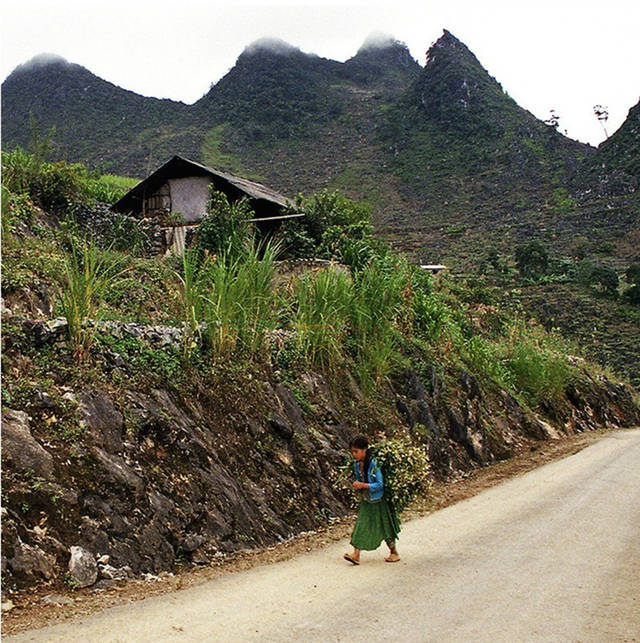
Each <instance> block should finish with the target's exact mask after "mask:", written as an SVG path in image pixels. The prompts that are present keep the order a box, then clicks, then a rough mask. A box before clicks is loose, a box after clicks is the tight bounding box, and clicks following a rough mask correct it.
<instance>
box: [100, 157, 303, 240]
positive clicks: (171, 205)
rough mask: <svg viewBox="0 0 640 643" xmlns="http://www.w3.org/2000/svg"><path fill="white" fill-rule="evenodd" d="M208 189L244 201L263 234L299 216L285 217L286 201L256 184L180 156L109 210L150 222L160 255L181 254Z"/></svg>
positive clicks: (199, 217)
mask: <svg viewBox="0 0 640 643" xmlns="http://www.w3.org/2000/svg"><path fill="white" fill-rule="evenodd" d="M212 184H213V186H214V188H215V189H216V190H218V191H220V192H222V193H223V194H225V195H226V196H227V198H228V199H229V201H231V202H234V201H238V200H240V199H243V198H246V199H248V201H249V205H250V206H251V209H252V210H253V211H254V213H255V217H254V218H253V219H252V221H253V223H254V225H255V226H256V227H257V228H258V230H259V232H260V233H262V234H263V235H266V234H269V233H271V232H273V231H274V230H276V229H277V228H278V227H279V226H280V225H282V222H283V220H286V219H291V218H295V217H300V216H303V215H302V214H286V211H287V208H288V207H289V206H290V205H292V202H291V201H290V200H289V199H287V198H286V197H284V196H282V195H281V194H278V193H277V192H275V191H274V190H272V189H270V188H268V187H266V186H264V185H262V184H260V183H256V182H254V181H249V180H248V179H244V178H241V177H238V176H233V175H232V174H227V173H225V172H221V171H220V170H216V169H214V168H211V167H207V166H206V165H202V164H201V163H197V162H196V161H192V160H190V159H187V158H184V157H182V156H174V157H172V158H171V159H170V160H169V161H167V162H166V163H165V164H164V165H162V166H161V167H159V168H158V169H157V170H155V171H154V172H153V173H152V174H150V175H149V176H148V177H147V178H146V179H144V180H143V181H140V183H138V185H136V186H135V187H133V188H132V189H131V190H130V191H129V192H127V194H125V195H124V196H123V197H122V198H121V199H120V200H119V201H117V202H116V203H115V204H114V205H113V206H112V207H111V209H112V210H114V211H116V212H121V213H126V214H131V215H133V216H137V217H140V218H144V219H153V220H156V221H157V222H158V223H159V224H160V225H161V226H162V227H163V228H164V230H165V237H166V242H165V251H166V252H176V253H182V252H183V250H184V247H185V239H186V237H187V236H188V234H189V229H190V228H191V229H194V228H195V226H197V225H198V223H199V222H200V221H201V220H202V218H203V217H204V216H205V214H206V212H207V202H208V199H209V186H210V185H212Z"/></svg>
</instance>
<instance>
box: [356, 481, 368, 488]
mask: <svg viewBox="0 0 640 643" xmlns="http://www.w3.org/2000/svg"><path fill="white" fill-rule="evenodd" d="M353 488H354V489H368V488H369V485H368V484H367V483H366V482H359V481H358V480H356V481H355V482H354V483H353Z"/></svg>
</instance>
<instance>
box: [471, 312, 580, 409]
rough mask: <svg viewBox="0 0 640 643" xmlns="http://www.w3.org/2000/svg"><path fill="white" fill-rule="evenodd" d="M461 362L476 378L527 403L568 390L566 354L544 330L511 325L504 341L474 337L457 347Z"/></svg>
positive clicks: (502, 338) (568, 377) (522, 325)
mask: <svg viewBox="0 0 640 643" xmlns="http://www.w3.org/2000/svg"><path fill="white" fill-rule="evenodd" d="M460 354H461V357H462V359H463V360H464V362H465V363H466V364H467V365H468V366H469V368H470V369H471V370H472V371H473V372H474V373H476V374H477V375H480V376H484V377H487V378H489V379H491V380H493V381H495V382H496V383H498V384H500V385H501V386H503V387H505V388H507V389H509V390H511V391H512V392H513V393H515V394H516V395H521V396H523V397H524V398H525V399H526V400H527V402H529V403H531V404H536V403H537V402H539V401H541V400H542V399H544V398H553V397H556V396H558V395H560V394H561V393H562V392H563V391H564V390H565V389H566V387H567V385H568V383H569V380H570V378H571V375H572V372H573V371H572V368H571V366H570V365H569V363H568V362H567V360H566V358H565V354H566V351H563V349H562V347H561V346H558V345H556V341H555V339H554V338H553V337H552V336H551V335H549V334H548V333H546V332H545V331H544V330H543V329H537V328H528V327H526V326H525V325H524V323H523V322H514V323H513V324H512V325H511V326H510V328H509V330H508V333H507V334H506V335H505V336H504V337H500V338H498V339H496V340H490V339H487V338H484V337H481V336H474V337H471V338H469V339H466V340H464V343H463V344H462V345H460Z"/></svg>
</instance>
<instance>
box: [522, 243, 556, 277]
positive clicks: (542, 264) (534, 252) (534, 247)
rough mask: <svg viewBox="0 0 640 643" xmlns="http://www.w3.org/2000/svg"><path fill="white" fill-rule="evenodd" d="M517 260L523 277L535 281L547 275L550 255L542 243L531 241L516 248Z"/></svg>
mask: <svg viewBox="0 0 640 643" xmlns="http://www.w3.org/2000/svg"><path fill="white" fill-rule="evenodd" d="M515 260H516V265H517V267H518V270H519V271H520V274H521V275H522V276H523V277H525V278H533V279H535V278H538V277H541V276H542V275H544V274H545V272H546V270H547V267H548V265H549V254H548V252H547V249H546V248H545V247H544V245H543V244H542V243H540V242H539V241H530V242H529V243H526V244H523V245H519V246H517V247H516V251H515Z"/></svg>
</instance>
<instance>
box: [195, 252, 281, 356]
mask: <svg viewBox="0 0 640 643" xmlns="http://www.w3.org/2000/svg"><path fill="white" fill-rule="evenodd" d="M278 250H279V249H278V247H277V245H274V244H271V243H268V244H266V245H265V246H264V247H257V246H255V245H253V246H251V247H250V248H249V249H248V250H246V252H245V254H244V255H242V256H240V257H236V258H228V257H226V256H224V255H222V256H220V257H217V258H216V259H215V261H213V262H212V264H211V269H210V270H208V271H207V272H208V273H209V274H210V277H209V279H210V281H209V285H208V287H206V291H205V288H204V287H203V292H205V294H203V295H202V298H203V299H204V318H205V322H206V324H207V328H206V337H207V340H208V344H209V346H210V347H211V349H212V351H213V353H214V355H215V356H216V358H221V357H225V356H227V355H229V354H230V353H231V352H232V351H234V350H236V349H241V350H244V351H246V352H247V353H248V354H249V355H251V354H254V353H257V352H259V351H260V350H261V349H262V348H264V347H265V345H266V342H267V338H268V332H269V331H270V330H271V329H273V328H274V327H275V324H276V320H277V310H276V297H275V293H274V290H273V275H274V269H275V259H276V256H277V254H278Z"/></svg>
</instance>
